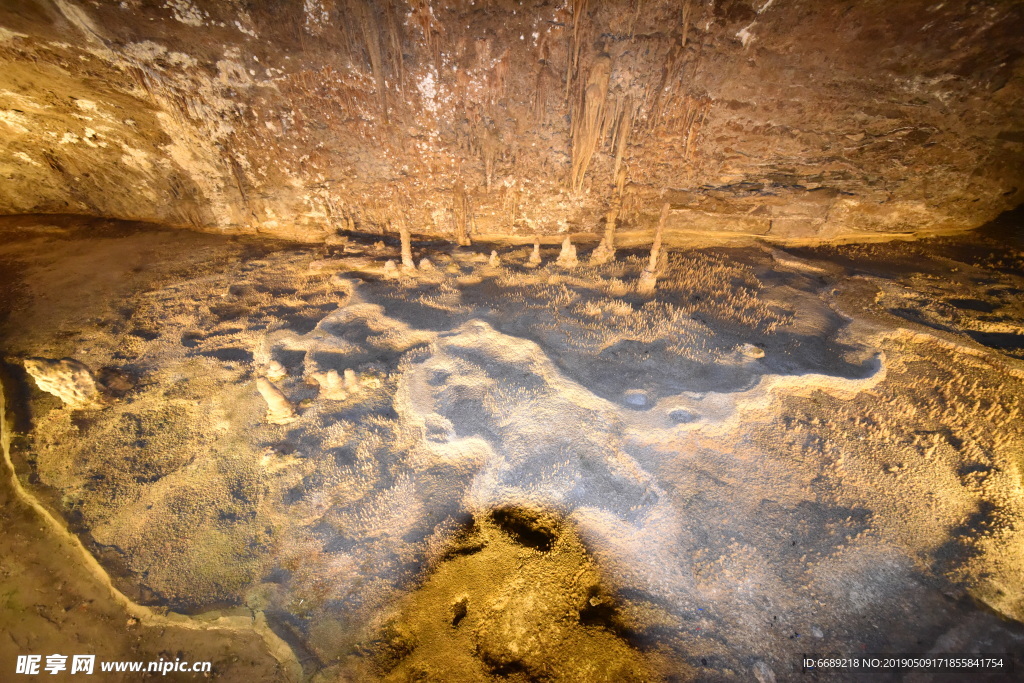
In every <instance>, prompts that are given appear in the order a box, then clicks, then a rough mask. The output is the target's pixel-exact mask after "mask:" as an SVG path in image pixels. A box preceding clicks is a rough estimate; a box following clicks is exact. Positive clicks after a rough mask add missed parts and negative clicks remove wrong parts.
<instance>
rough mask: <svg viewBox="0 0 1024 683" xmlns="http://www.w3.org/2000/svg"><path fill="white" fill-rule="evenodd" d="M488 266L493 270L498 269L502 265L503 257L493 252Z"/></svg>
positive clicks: (488, 260)
mask: <svg viewBox="0 0 1024 683" xmlns="http://www.w3.org/2000/svg"><path fill="white" fill-rule="evenodd" d="M487 265H489V266H490V267H491V268H497V267H498V266H500V265H501V257H500V256H498V252H497V251H495V250H491V257H490V258H489V259H487Z"/></svg>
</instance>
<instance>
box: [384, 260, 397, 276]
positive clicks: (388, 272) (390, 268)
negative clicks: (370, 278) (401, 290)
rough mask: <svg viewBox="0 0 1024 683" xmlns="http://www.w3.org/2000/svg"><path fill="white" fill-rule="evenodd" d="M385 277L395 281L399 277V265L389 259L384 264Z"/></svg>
mask: <svg viewBox="0 0 1024 683" xmlns="http://www.w3.org/2000/svg"><path fill="white" fill-rule="evenodd" d="M384 277H386V278H388V279H393V278H396V277H398V264H397V263H395V262H394V260H392V259H388V260H387V261H386V262H385V263H384Z"/></svg>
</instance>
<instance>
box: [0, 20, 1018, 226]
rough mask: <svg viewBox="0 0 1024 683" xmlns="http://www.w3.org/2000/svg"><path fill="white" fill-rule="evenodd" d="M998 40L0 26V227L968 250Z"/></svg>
mask: <svg viewBox="0 0 1024 683" xmlns="http://www.w3.org/2000/svg"><path fill="white" fill-rule="evenodd" d="M1021 36H1024V5H1022V4H1021V3H1018V2H1003V1H999V0H988V1H977V2H972V1H966V0H956V1H952V2H932V1H927V2H922V1H919V0H906V1H901V2H888V1H882V0H860V1H856V2H836V1H834V0H825V1H818V0H815V1H811V0H750V1H748V0H613V1H608V2H604V1H602V2H597V1H596V0H565V1H564V2H563V1H559V2H546V1H543V0H538V1H535V2H517V1H513V0H456V1H452V2H439V1H434V2H431V1H429V0H382V1H380V2H371V1H370V0H216V1H214V0H124V1H123V2H88V1H86V0H3V2H0V177H2V178H3V183H2V184H0V213H3V214H25V213H74V214H84V215H92V216H101V217H109V218H120V219H129V220H141V221H150V222H157V223H163V224H168V225H174V226H182V227H189V228H195V229H201V230H212V231H217V232H224V233H248V234H263V235H268V236H275V237H283V238H288V239H299V240H304V241H314V242H315V241H321V240H325V239H328V238H329V237H330V236H331V235H334V234H336V233H337V232H338V231H344V230H359V231H365V232H385V231H397V230H399V229H400V228H401V227H402V226H403V225H404V226H408V227H409V229H411V230H412V231H413V232H416V233H421V234H429V235H441V236H454V235H456V234H457V233H459V232H460V231H467V232H471V233H473V234H474V235H476V236H478V237H479V236H506V237H507V236H516V235H519V236H531V235H533V234H537V233H540V234H547V235H553V234H556V233H562V232H573V233H579V232H590V233H594V232H599V231H600V230H601V229H602V227H603V221H604V220H605V216H606V215H607V212H609V210H615V211H616V215H617V219H618V223H619V225H620V229H621V230H622V231H623V234H624V236H632V238H634V239H636V240H637V241H644V240H646V239H649V236H650V232H649V231H650V230H651V228H652V226H653V224H654V222H655V221H656V219H657V216H658V213H659V209H660V205H661V204H662V203H663V202H668V203H670V205H671V211H670V214H669V219H668V223H667V233H668V234H667V238H668V239H669V241H671V239H672V238H673V237H674V236H676V237H678V236H685V235H699V236H702V237H704V238H707V239H719V238H721V239H725V238H732V237H737V236H746V237H749V236H765V237H768V238H777V239H794V240H799V239H811V240H816V239H826V240H827V239H835V240H840V239H851V238H852V239H857V238H860V237H863V238H872V237H875V238H877V237H879V236H886V235H891V234H907V233H912V234H926V233H936V232H944V231H955V230H963V229H969V228H973V227H976V226H978V225H980V224H982V223H984V222H986V221H987V220H990V219H992V218H993V217H995V216H996V215H998V214H999V213H1000V212H1002V211H1004V210H1007V209H1010V208H1013V207H1014V206H1017V205H1019V204H1020V203H1021V202H1022V201H1024V121H1022V120H1021V115H1020V107H1021V103H1022V94H1024V62H1022V60H1021V56H1022V54H1024V39H1022V38H1021ZM627 241H628V240H627Z"/></svg>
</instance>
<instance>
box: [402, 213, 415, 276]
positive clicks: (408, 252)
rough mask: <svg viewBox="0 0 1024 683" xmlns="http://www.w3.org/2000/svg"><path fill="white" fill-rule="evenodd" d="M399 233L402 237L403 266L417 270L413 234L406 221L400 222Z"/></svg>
mask: <svg viewBox="0 0 1024 683" xmlns="http://www.w3.org/2000/svg"><path fill="white" fill-rule="evenodd" d="M398 235H399V237H401V239H402V268H403V269H405V270H416V262H415V261H414V260H413V258H412V235H411V234H410V232H409V226H408V225H406V223H405V221H402V222H400V223H399V224H398Z"/></svg>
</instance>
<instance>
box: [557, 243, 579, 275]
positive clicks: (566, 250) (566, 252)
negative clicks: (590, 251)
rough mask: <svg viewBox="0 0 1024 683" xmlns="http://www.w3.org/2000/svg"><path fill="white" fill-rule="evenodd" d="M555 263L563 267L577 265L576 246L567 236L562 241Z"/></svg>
mask: <svg viewBox="0 0 1024 683" xmlns="http://www.w3.org/2000/svg"><path fill="white" fill-rule="evenodd" d="M555 263H557V264H558V265H560V266H562V267H563V268H575V267H576V266H577V265H579V261H578V260H577V258H576V246H575V245H574V244H573V243H572V240H571V239H570V238H569V237H566V238H565V239H564V240H563V241H562V251H561V252H560V253H559V254H558V260H557V261H556V262H555Z"/></svg>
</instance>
